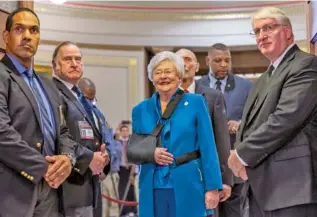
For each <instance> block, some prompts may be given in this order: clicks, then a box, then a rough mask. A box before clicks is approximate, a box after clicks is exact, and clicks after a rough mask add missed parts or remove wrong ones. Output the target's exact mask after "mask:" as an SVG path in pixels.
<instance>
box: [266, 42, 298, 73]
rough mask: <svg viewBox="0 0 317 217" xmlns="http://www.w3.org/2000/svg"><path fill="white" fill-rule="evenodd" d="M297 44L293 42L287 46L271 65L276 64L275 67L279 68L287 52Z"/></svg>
mask: <svg viewBox="0 0 317 217" xmlns="http://www.w3.org/2000/svg"><path fill="white" fill-rule="evenodd" d="M294 45H295V43H292V44H291V45H290V46H288V47H287V48H286V50H285V51H284V52H283V53H282V55H281V56H279V57H278V58H277V59H276V60H275V61H274V62H273V63H271V65H273V66H274V69H277V67H278V66H279V65H280V63H281V62H282V60H283V58H284V56H285V55H286V53H287V52H288V51H289V50H290V49H291V48H292V47H293V46H294Z"/></svg>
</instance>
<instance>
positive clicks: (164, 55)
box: [147, 51, 185, 82]
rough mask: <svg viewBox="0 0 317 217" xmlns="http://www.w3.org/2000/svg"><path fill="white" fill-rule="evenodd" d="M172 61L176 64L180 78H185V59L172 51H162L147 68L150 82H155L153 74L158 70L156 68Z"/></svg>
mask: <svg viewBox="0 0 317 217" xmlns="http://www.w3.org/2000/svg"><path fill="white" fill-rule="evenodd" d="M166 60H168V61H171V62H172V63H174V65H175V68H176V72H177V75H178V77H179V78H183V76H184V72H185V68H184V62H183V58H182V57H180V56H179V55H177V54H175V53H173V52H171V51H162V52H160V53H157V54H156V55H155V56H154V57H153V58H152V59H151V61H150V63H149V65H148V66H147V71H148V78H149V80H150V81H152V82H153V72H154V70H155V69H156V67H157V66H158V65H159V64H160V63H161V62H163V61H166Z"/></svg>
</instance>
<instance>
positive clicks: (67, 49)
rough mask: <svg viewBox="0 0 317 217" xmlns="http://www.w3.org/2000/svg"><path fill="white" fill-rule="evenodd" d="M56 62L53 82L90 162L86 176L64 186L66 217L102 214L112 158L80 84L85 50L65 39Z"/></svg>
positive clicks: (86, 162) (85, 161)
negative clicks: (102, 175) (104, 176)
mask: <svg viewBox="0 0 317 217" xmlns="http://www.w3.org/2000/svg"><path fill="white" fill-rule="evenodd" d="M52 64H53V70H54V74H53V82H54V83H55V85H56V87H57V89H58V90H59V91H60V93H61V95H62V96H63V99H64V108H63V111H64V114H65V120H66V124H67V126H68V128H69V130H70V133H71V135H72V136H73V138H74V140H75V141H77V142H78V143H79V144H80V145H81V146H82V147H84V148H83V150H84V153H83V155H82V157H81V159H80V161H81V163H82V164H84V165H86V167H85V168H86V172H85V174H84V176H82V177H78V176H77V178H76V180H68V181H67V182H65V184H64V186H63V187H64V188H63V190H64V191H63V196H64V205H65V209H66V217H101V190H100V183H99V174H100V173H101V172H103V171H104V173H105V174H107V173H108V172H109V170H110V165H109V161H110V157H109V151H108V150H106V148H105V145H104V144H103V142H102V132H101V131H100V128H99V123H98V121H96V120H95V119H94V117H93V112H92V107H91V105H90V104H89V103H88V102H87V100H86V99H85V97H84V95H83V94H82V92H81V90H80V89H79V87H78V85H77V84H78V81H79V79H80V78H81V77H82V75H83V62H82V53H81V51H80V49H79V47H78V46H77V45H76V44H75V43H73V42H70V41H66V42H62V43H61V44H59V45H58V46H57V47H56V48H55V50H54V53H53V57H52ZM78 184H79V185H78Z"/></svg>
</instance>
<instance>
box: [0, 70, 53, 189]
mask: <svg viewBox="0 0 317 217" xmlns="http://www.w3.org/2000/svg"><path fill="white" fill-rule="evenodd" d="M9 83H10V81H9V78H8V77H4V76H0V163H3V164H5V165H6V166H8V167H10V168H11V169H12V170H15V171H16V172H17V173H19V174H22V175H24V177H25V174H28V176H29V177H31V178H29V179H26V180H30V181H32V182H33V183H34V184H37V183H38V182H39V181H40V180H41V179H42V177H43V176H44V174H45V173H46V171H47V167H48V163H47V162H46V160H45V159H44V157H43V156H42V154H41V153H40V152H38V151H37V150H35V149H34V148H32V147H30V146H29V145H28V144H27V143H26V142H25V141H24V140H22V137H21V135H20V133H19V132H17V131H16V130H15V129H14V128H13V126H12V125H11V117H10V112H9V110H10V108H8V101H7V100H8V98H9V91H10V90H9ZM13 94H14V93H13ZM25 118H26V117H25ZM21 120H26V119H23V118H22V119H21ZM25 124H26V123H25ZM26 127H27V126H26Z"/></svg>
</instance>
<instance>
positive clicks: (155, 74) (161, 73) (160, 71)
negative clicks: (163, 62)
mask: <svg viewBox="0 0 317 217" xmlns="http://www.w3.org/2000/svg"><path fill="white" fill-rule="evenodd" d="M173 73H175V71H174V70H164V71H163V70H157V71H154V72H153V75H154V76H155V77H158V76H162V75H163V74H164V75H165V76H167V77H169V76H171V75H172V74H173Z"/></svg>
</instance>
